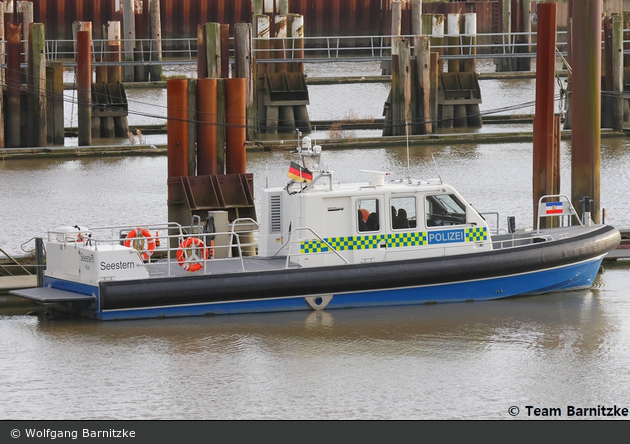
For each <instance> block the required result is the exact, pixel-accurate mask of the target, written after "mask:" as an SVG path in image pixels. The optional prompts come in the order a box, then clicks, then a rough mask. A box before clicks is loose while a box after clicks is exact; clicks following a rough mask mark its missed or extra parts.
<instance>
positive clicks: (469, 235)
mask: <svg viewBox="0 0 630 444" xmlns="http://www.w3.org/2000/svg"><path fill="white" fill-rule="evenodd" d="M485 240H488V230H487V229H486V227H474V228H466V242H481V241H485Z"/></svg>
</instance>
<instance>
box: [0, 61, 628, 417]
mask: <svg viewBox="0 0 630 444" xmlns="http://www.w3.org/2000/svg"><path fill="white" fill-rule="evenodd" d="M309 69H312V70H313V72H312V75H343V73H345V74H346V75H357V74H358V72H357V71H358V68H355V67H353V68H352V69H351V70H352V72H348V70H349V68H348V67H343V66H341V67H339V66H332V65H323V66H320V67H318V68H317V69H320V70H322V71H321V72H317V71H315V68H309ZM361 69H364V70H363V71H361V72H362V73H363V74H365V75H373V74H374V73H379V71H378V65H375V64H372V65H369V66H367V67H361ZM335 70H337V71H335ZM339 73H341V74H339ZM484 82H488V83H486V84H485V85H484V84H483V83H482V85H481V88H482V97H483V99H484V104H483V105H482V111H492V110H493V109H498V108H510V107H511V108H510V110H508V111H505V112H503V114H507V113H515V114H526V113H532V112H533V105H531V103H530V102H532V101H533V100H534V87H535V83H534V80H533V79H531V80H509V81H499V80H496V81H495V80H492V81H490V80H488V81H484ZM317 88H318V89H317V90H315V88H309V91H310V94H311V105H309V114H310V116H311V118H312V119H341V118H344V116H345V115H346V114H348V113H353V114H354V115H356V116H359V117H366V118H369V117H374V118H379V117H380V116H381V113H382V107H383V102H384V100H385V99H386V97H387V92H388V88H387V86H385V85H381V84H371V85H359V86H356V85H352V86H350V85H347V86H334V87H328V86H321V87H317ZM527 103H530V104H529V105H527V106H524V107H523V108H519V107H518V105H519V104H527ZM143 104H146V105H143ZM165 104H166V93H165V91H161V90H155V91H153V90H151V91H139V90H138V91H134V92H133V94H132V96H131V97H130V104H129V105H130V110H135V111H134V112H133V114H130V124H133V123H134V119H135V122H136V123H140V122H143V123H157V122H159V120H160V119H159V115H160V113H161V112H162V111H164V112H163V114H164V115H165V108H163V107H164V106H165ZM158 110H159V111H158ZM155 116H158V117H155ZM151 119H154V120H151ZM75 122H76V120H75ZM69 124H70V122H67V125H69ZM497 128H498V127H495V126H493V127H492V128H490V127H488V128H482V129H480V130H477V131H497V130H498V129H497ZM512 129H513V128H512ZM530 129H531V127H530ZM501 130H502V131H506V130H510V128H506V127H503V128H502V129H501ZM147 137H148V136H147ZM152 137H160V136H152ZM313 137H315V138H317V140H318V143H319V144H321V145H322V149H323V152H324V155H325V156H326V161H327V163H328V164H329V165H330V166H331V169H332V170H333V171H334V175H333V177H334V179H335V180H341V181H367V179H368V178H367V177H365V175H364V173H361V172H360V171H359V170H362V169H367V170H381V171H388V172H391V177H392V178H406V177H408V176H411V177H414V178H425V179H428V178H436V177H441V178H442V179H443V180H444V181H445V182H447V183H450V184H452V185H454V186H455V187H456V188H457V189H458V190H459V191H460V193H461V194H462V195H463V196H464V197H466V198H467V199H468V200H469V201H470V202H471V203H472V204H473V205H474V206H475V208H476V209H477V210H478V211H480V212H484V213H485V212H488V213H489V212H495V211H496V212H499V218H498V221H499V225H500V227H501V228H506V219H507V217H508V216H514V217H515V218H516V225H517V228H523V229H525V228H528V227H531V226H532V224H533V216H532V214H533V203H532V146H531V143H520V142H519V143H500V144H477V143H470V144H461V145H435V146H414V145H413V144H411V145H410V146H409V147H407V146H399V147H388V148H372V149H352V150H329V151H327V149H326V137H327V134H326V133H325V132H315V134H314V135H313ZM149 142H150V141H149ZM68 143H69V144H71V143H72V141H69V142H68ZM150 143H152V142H150ZM292 143H294V141H292V140H291V139H287V141H286V144H287V146H288V147H290V146H291V144H292ZM292 159H294V157H293V155H292V154H291V153H290V152H289V151H288V150H287V151H274V152H251V153H248V158H247V161H248V170H249V172H251V173H253V175H254V191H255V194H256V190H261V189H262V188H263V187H265V186H267V185H269V186H280V185H283V184H285V183H286V181H287V180H288V179H287V170H288V166H289V162H290V161H291V160H292ZM629 164H630V142H629V141H628V140H626V139H621V138H620V139H604V140H603V141H602V161H601V207H602V208H605V209H606V212H607V217H608V219H607V222H608V223H610V224H611V225H614V226H616V227H618V228H620V229H627V228H630V212H629V211H628V208H627V207H626V205H627V202H628V198H627V191H626V190H627V189H628V188H629V187H630V174H629V173H628V171H630V165H629ZM561 165H562V168H561V191H562V192H563V193H565V194H568V195H570V173H571V172H570V143H569V142H568V141H565V142H563V144H562V159H561ZM166 174H167V159H166V157H165V156H161V155H156V156H140V157H103V158H88V157H85V158H69V159H27V160H4V161H0V184H1V185H2V189H3V190H2V193H0V209H1V211H0V221H1V224H0V226H2V230H0V248H2V249H3V250H5V251H7V252H8V253H10V254H12V255H15V256H23V255H24V254H26V253H27V252H28V251H29V250H30V249H32V248H33V246H34V244H33V240H32V239H33V238H34V237H42V236H45V233H46V230H48V229H52V228H55V227H58V226H68V225H80V226H84V227H96V226H109V225H116V224H135V223H150V222H160V221H164V220H166V217H167V206H166V198H167V187H166ZM494 217H495V216H490V217H489V218H491V219H492V220H493V221H494V219H493V218H494ZM493 223H494V222H493ZM628 264H629V262H626V261H624V260H619V261H616V262H612V261H605V262H604V265H603V267H602V271H601V273H600V274H599V275H598V277H597V279H596V281H595V285H594V287H593V288H592V289H589V290H581V291H574V292H560V293H554V294H551V295H545V296H530V297H519V298H512V299H506V300H498V301H492V302H478V303H461V304H438V305H426V306H425V305H422V306H411V307H388V308H365V309H347V310H330V311H324V312H296V313H274V314H256V315H234V316H214V317H201V318H178V319H159V320H138V321H120V322H95V321H88V320H77V319H45V318H43V317H38V316H33V315H30V314H28V312H29V311H30V310H31V308H27V307H12V308H7V307H4V308H2V307H0V378H1V379H0V380H1V381H2V382H1V383H0V384H1V385H2V396H0V417H2V418H3V419H17V420H24V419H30V420H32V419H51V420H69V419H104V420H107V419H137V420H152V419H175V420H178V419H202V420H206V419H207V420H212V419H511V418H515V419H534V418H539V417H538V416H536V415H535V413H534V412H535V408H540V409H556V410H554V412H555V415H554V417H555V418H562V419H584V418H585V417H578V416H575V414H574V415H573V416H569V414H570V412H571V411H573V412H575V411H576V410H575V408H587V409H591V408H594V409H597V408H598V406H605V407H613V406H615V405H616V406H617V407H621V408H627V409H630V370H628V365H627V364H628V362H629V359H630V290H628V288H629V286H628V282H630V266H628ZM296 284H299V283H296ZM243 291H248V290H247V289H246V288H244V289H243ZM528 406H529V407H528ZM570 407H573V408H574V410H571V408H570ZM541 411H543V410H541ZM547 411H549V410H547ZM558 411H559V412H560V415H558ZM586 418H590V419H606V417H603V416H601V415H600V416H587V417H586ZM622 419H627V417H622Z"/></svg>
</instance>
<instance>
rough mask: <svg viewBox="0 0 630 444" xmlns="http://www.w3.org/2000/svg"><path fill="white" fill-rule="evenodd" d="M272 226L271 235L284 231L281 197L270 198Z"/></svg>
mask: <svg viewBox="0 0 630 444" xmlns="http://www.w3.org/2000/svg"><path fill="white" fill-rule="evenodd" d="M269 214H270V217H271V220H270V224H269V226H270V227H271V233H280V232H281V231H282V211H281V205H280V196H279V195H273V196H270V212H269Z"/></svg>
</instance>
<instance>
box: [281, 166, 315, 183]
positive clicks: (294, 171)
mask: <svg viewBox="0 0 630 444" xmlns="http://www.w3.org/2000/svg"><path fill="white" fill-rule="evenodd" d="M287 177H290V178H291V179H293V180H295V181H296V182H310V181H311V180H313V173H311V172H310V171H309V170H307V169H306V168H302V167H301V166H300V165H298V164H297V163H295V162H291V166H290V167H289V174H287Z"/></svg>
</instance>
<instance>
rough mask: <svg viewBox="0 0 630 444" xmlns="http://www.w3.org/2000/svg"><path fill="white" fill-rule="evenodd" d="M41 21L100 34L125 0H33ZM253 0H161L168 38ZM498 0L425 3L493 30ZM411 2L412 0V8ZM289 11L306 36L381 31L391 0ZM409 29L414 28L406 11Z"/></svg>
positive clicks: (313, 0) (302, 0) (55, 33)
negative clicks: (78, 24) (80, 24)
mask: <svg viewBox="0 0 630 444" xmlns="http://www.w3.org/2000/svg"><path fill="white" fill-rule="evenodd" d="M31 1H32V2H33V7H34V15H35V22H38V23H44V24H45V25H46V36H47V38H49V39H64V38H65V39H70V38H71V36H72V23H73V22H74V21H91V22H92V27H93V30H94V37H95V38H100V37H101V35H102V34H101V29H102V25H104V24H106V23H107V22H108V21H109V20H122V14H121V13H120V11H119V10H118V9H119V7H120V6H119V5H120V0H31ZM136 1H137V3H138V8H139V9H140V10H142V14H138V15H137V16H136V35H137V37H138V38H148V37H149V16H148V10H149V0H136ZM251 3H252V1H251V0H229V1H226V0H161V2H160V7H161V9H162V11H161V13H162V15H161V18H162V28H163V29H162V37H163V38H165V39H169V38H178V37H195V36H196V35H197V25H199V24H204V23H207V22H218V23H227V24H235V23H239V22H251V17H252V4H251ZM492 3H494V2H492V1H477V2H475V1H468V2H453V3H428V2H424V4H423V10H424V11H425V12H427V13H440V14H446V13H449V12H477V14H478V15H477V17H478V25H477V27H478V32H480V33H481V32H491V24H492V7H491V4H492ZM410 5H411V2H409V7H411V6H410ZM289 11H290V12H291V13H295V14H301V15H303V16H304V19H305V29H306V35H309V36H320V35H377V34H384V33H389V30H390V27H391V24H390V22H391V20H390V14H389V0H289ZM403 22H404V24H403V32H404V33H407V32H408V30H409V28H410V17H409V13H408V11H404V12H403Z"/></svg>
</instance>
